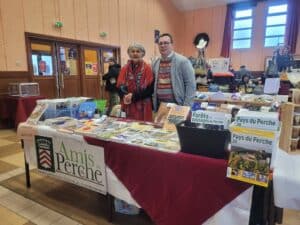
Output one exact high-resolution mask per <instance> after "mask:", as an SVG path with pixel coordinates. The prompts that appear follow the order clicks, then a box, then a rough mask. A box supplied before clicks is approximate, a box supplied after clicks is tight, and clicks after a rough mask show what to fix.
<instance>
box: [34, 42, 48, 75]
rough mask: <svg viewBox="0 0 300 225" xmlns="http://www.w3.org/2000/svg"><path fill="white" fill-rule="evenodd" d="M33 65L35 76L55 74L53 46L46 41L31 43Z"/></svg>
mask: <svg viewBox="0 0 300 225" xmlns="http://www.w3.org/2000/svg"><path fill="white" fill-rule="evenodd" d="M31 49H32V55H31V58H32V67H33V74H34V75H35V76H53V62H52V46H51V44H44V43H31Z"/></svg>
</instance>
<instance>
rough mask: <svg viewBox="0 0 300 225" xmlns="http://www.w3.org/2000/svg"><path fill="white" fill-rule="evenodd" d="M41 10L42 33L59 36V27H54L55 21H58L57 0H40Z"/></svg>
mask: <svg viewBox="0 0 300 225" xmlns="http://www.w3.org/2000/svg"><path fill="white" fill-rule="evenodd" d="M42 10H43V34H48V35H53V36H57V37H60V36H61V29H57V28H55V27H54V23H55V22H56V21H60V11H59V2H58V0H52V1H42Z"/></svg>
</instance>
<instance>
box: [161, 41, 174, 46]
mask: <svg viewBox="0 0 300 225" xmlns="http://www.w3.org/2000/svg"><path fill="white" fill-rule="evenodd" d="M169 44H171V42H168V41H165V42H159V43H158V45H160V46H162V45H169Z"/></svg>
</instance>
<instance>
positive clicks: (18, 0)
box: [0, 0, 27, 71]
mask: <svg viewBox="0 0 300 225" xmlns="http://www.w3.org/2000/svg"><path fill="white" fill-rule="evenodd" d="M22 2H23V1H22V0H10V1H5V0H1V2H0V4H1V7H0V8H2V9H5V10H1V16H2V20H3V36H4V43H5V45H4V48H5V54H6V60H7V62H6V65H7V68H6V69H7V70H17V71H24V70H27V64H26V54H25V37H24V20H23V18H24V17H23V11H22ZM16 15H17V16H16ZM16 53H17V54H16Z"/></svg>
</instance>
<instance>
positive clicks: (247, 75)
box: [235, 65, 253, 83]
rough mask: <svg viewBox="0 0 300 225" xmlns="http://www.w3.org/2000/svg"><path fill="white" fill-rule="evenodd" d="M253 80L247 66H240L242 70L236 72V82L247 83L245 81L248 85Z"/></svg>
mask: <svg viewBox="0 0 300 225" xmlns="http://www.w3.org/2000/svg"><path fill="white" fill-rule="evenodd" d="M244 77H245V80H244ZM252 78H253V77H252V75H251V72H250V71H249V70H248V69H247V68H246V66H245V65H242V66H240V70H238V71H236V73H235V80H236V81H237V82H238V83H245V81H246V83H248V81H249V80H250V79H252Z"/></svg>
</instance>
